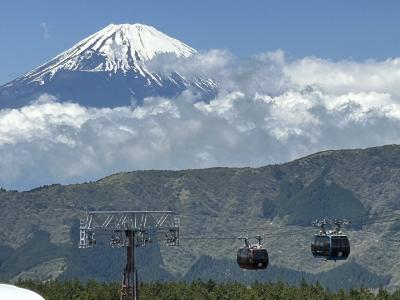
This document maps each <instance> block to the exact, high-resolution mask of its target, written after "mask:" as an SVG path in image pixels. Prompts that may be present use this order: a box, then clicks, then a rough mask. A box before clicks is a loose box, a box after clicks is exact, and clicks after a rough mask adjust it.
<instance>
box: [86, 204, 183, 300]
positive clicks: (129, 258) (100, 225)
mask: <svg viewBox="0 0 400 300" xmlns="http://www.w3.org/2000/svg"><path fill="white" fill-rule="evenodd" d="M96 232H99V233H104V232H105V233H107V234H110V246H111V247H126V265H125V268H124V272H123V280H122V288H121V296H120V300H138V299H139V291H138V275H137V269H136V261H135V247H139V246H141V247H144V246H146V245H147V244H148V243H149V242H151V239H150V236H151V235H153V234H162V235H163V236H164V240H165V243H166V244H168V245H170V246H178V245H179V219H178V218H176V217H175V216H174V215H173V212H172V211H89V212H87V213H86V216H85V218H84V219H83V220H81V225H80V239H79V248H91V247H93V246H94V245H96V238H95V234H96Z"/></svg>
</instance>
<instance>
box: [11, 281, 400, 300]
mask: <svg viewBox="0 0 400 300" xmlns="http://www.w3.org/2000/svg"><path fill="white" fill-rule="evenodd" d="M17 285H18V286H20V287H24V288H28V289H30V290H34V291H36V292H37V293H39V294H41V295H42V296H43V297H44V298H45V299H47V300H69V299H71V300H72V299H73V300H114V299H115V300H118V299H119V289H120V284H119V283H98V282H96V281H88V282H86V283H82V282H80V281H78V280H72V281H64V282H60V281H51V282H46V283H38V282H33V281H24V282H19V283H18V284H17ZM140 298H141V299H199V300H200V299H210V300H211V299H311V300H312V299H315V300H316V299H324V300H331V299H332V300H336V299H337V300H345V299H360V300H361V299H380V300H381V299H382V300H383V299H385V300H386V299H400V290H399V291H397V292H395V293H394V294H389V293H388V292H386V291H385V290H382V289H381V290H379V291H374V292H373V291H371V290H368V289H361V290H351V291H349V292H344V291H342V290H341V291H339V292H337V293H332V292H330V291H328V290H325V289H324V288H323V287H322V286H321V285H320V284H318V283H317V284H314V285H313V284H311V285H308V284H306V283H305V282H303V283H301V284H300V285H299V286H291V285H288V284H286V283H255V284H253V285H251V286H246V285H243V284H241V283H227V284H217V283H215V282H213V281H208V282H193V283H185V282H169V283H157V282H156V283H142V284H141V285H140Z"/></svg>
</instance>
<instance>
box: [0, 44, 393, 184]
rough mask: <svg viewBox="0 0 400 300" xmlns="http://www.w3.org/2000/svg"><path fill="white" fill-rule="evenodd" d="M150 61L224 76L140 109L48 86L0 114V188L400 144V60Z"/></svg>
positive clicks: (215, 55)
mask: <svg viewBox="0 0 400 300" xmlns="http://www.w3.org/2000/svg"><path fill="white" fill-rule="evenodd" d="M150 68H151V69H152V70H154V71H157V72H161V73H162V72H165V73H169V72H170V71H171V70H175V71H176V70H177V71H178V72H179V73H180V74H181V75H183V76H185V77H186V78H194V77H196V76H201V77H205V78H213V79H215V81H216V82H218V83H219V93H218V95H217V97H216V98H215V99H213V100H211V101H210V102H202V101H200V100H201V99H199V98H198V97H199V96H198V95H196V94H193V93H192V92H191V91H190V90H188V91H185V92H184V93H182V94H181V95H180V96H179V97H177V98H174V99H168V98H162V97H156V98H147V99H146V100H145V102H144V104H143V105H142V106H137V107H133V106H132V107H118V108H113V109H107V108H90V107H82V106H80V105H78V104H75V103H73V100H72V101H71V103H58V102H57V99H56V98H54V97H52V96H50V95H42V96H41V97H40V98H39V99H38V100H37V101H35V102H34V103H31V104H30V105H29V106H25V107H23V108H20V109H12V110H2V111H0V156H1V158H2V159H1V160H0V186H3V187H6V188H8V189H14V188H16V189H27V188H31V187H35V186H38V185H43V184H51V183H58V182H60V183H73V182H82V181H88V180H94V179H97V178H101V177H103V176H106V175H109V174H111V173H115V172H119V171H131V170H137V169H184V168H203V167H212V166H261V165H266V164H270V163H279V162H285V161H289V160H292V159H295V158H298V157H301V156H304V155H308V154H311V153H313V152H316V151H321V150H327V149H341V148H356V147H369V146H377V145H383V144H391V143H399V142H400V59H398V58H396V59H388V60H385V61H373V60H370V61H364V62H355V61H338V62H334V61H330V60H324V59H320V58H315V57H306V58H304V59H300V60H293V61H287V59H286V58H285V54H284V53H283V52H282V51H276V52H272V53H264V54H260V55H257V56H254V57H252V58H249V59H246V60H240V59H238V58H236V57H234V56H233V55H232V54H231V53H229V52H227V51H221V50H212V51H210V52H207V53H199V54H196V55H195V56H194V57H192V58H190V59H189V58H174V57H170V56H168V55H161V56H159V57H158V58H157V59H155V60H153V61H152V62H151V64H150Z"/></svg>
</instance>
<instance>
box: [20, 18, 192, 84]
mask: <svg viewBox="0 0 400 300" xmlns="http://www.w3.org/2000/svg"><path fill="white" fill-rule="evenodd" d="M163 53H169V54H174V55H176V56H178V57H188V56H190V55H192V54H194V53H196V50H195V49H193V48H192V47H190V46H188V45H186V44H184V43H182V42H180V41H179V40H177V39H174V38H172V37H169V36H167V35H166V34H164V33H162V32H160V31H158V30H157V29H155V28H154V27H152V26H147V25H143V24H119V25H115V24H110V25H108V26H107V27H105V28H104V29H102V30H100V31H98V32H96V33H94V34H92V35H91V36H89V37H88V38H86V39H84V40H82V41H81V42H79V43H77V44H76V45H74V46H73V47H71V48H70V49H69V50H67V51H65V52H63V53H61V54H60V55H58V56H57V57H55V58H54V59H53V60H51V61H50V62H48V63H46V64H44V65H42V66H40V67H39V68H37V69H36V70H33V71H32V72H30V73H28V74H26V76H24V77H25V78H24V79H27V80H28V81H30V80H29V79H31V80H32V81H43V77H44V76H45V75H49V77H50V78H51V77H53V76H54V74H55V73H56V72H57V71H59V70H68V71H88V72H95V71H113V72H117V71H119V70H120V71H123V72H126V71H129V70H134V71H138V72H139V73H141V75H142V76H144V75H149V72H148V70H147V68H146V67H145V62H146V61H148V60H150V59H152V58H154V57H155V56H156V55H157V54H163Z"/></svg>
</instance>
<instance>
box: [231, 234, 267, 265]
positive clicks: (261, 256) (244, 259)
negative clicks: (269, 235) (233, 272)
mask: <svg viewBox="0 0 400 300" xmlns="http://www.w3.org/2000/svg"><path fill="white" fill-rule="evenodd" d="M256 239H257V240H258V244H255V245H250V243H249V240H248V239H247V238H244V243H245V246H244V247H241V248H240V249H239V250H238V252H237V263H238V264H239V267H241V268H242V269H248V270H261V269H266V268H267V266H268V252H267V249H265V248H263V247H262V246H261V237H260V236H257V237H256Z"/></svg>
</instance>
